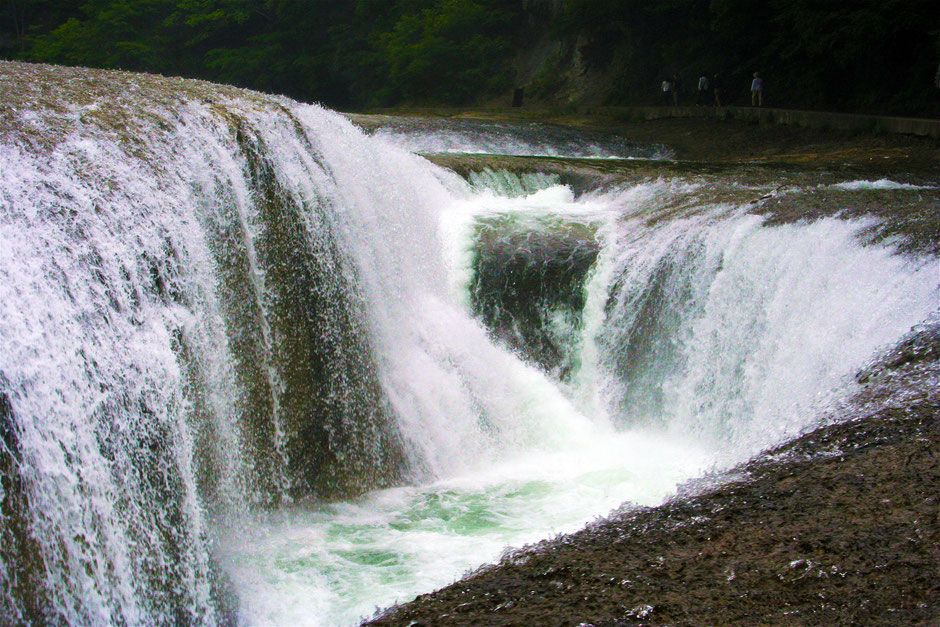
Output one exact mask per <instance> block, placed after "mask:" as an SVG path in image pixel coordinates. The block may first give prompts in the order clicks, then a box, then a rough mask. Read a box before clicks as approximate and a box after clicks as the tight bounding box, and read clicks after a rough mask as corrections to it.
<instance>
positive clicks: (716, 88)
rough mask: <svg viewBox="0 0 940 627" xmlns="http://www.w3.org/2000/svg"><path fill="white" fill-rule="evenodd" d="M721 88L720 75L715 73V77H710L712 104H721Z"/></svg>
mask: <svg viewBox="0 0 940 627" xmlns="http://www.w3.org/2000/svg"><path fill="white" fill-rule="evenodd" d="M721 89H722V85H721V76H719V75H718V74H715V77H714V78H713V79H712V94H713V96H714V97H713V98H712V104H713V105H715V106H716V107H720V106H721Z"/></svg>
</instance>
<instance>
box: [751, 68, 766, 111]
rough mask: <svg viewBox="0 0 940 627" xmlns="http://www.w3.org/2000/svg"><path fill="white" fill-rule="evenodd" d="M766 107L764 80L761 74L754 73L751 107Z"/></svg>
mask: <svg viewBox="0 0 940 627" xmlns="http://www.w3.org/2000/svg"><path fill="white" fill-rule="evenodd" d="M755 104H756V105H757V106H758V107H762V106H764V80H763V79H762V78H761V77H760V72H754V80H752V81H751V106H752V107H753V106H754V105H755Z"/></svg>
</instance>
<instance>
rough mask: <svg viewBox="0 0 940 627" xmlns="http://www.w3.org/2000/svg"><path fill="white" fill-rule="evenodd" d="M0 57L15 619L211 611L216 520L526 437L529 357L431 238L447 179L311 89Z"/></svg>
mask: <svg viewBox="0 0 940 627" xmlns="http://www.w3.org/2000/svg"><path fill="white" fill-rule="evenodd" d="M3 69H4V75H3V82H2V86H3V93H2V96H3V98H4V102H7V103H13V105H14V106H9V107H6V108H5V109H4V118H3V126H2V127H0V168H2V177H3V189H2V192H0V200H2V218H0V241H2V242H3V246H2V250H0V261H2V263H3V267H2V269H0V276H2V281H0V296H2V309H0V337H2V338H3V344H4V348H5V350H4V351H3V355H2V357H0V398H2V400H3V416H2V420H3V422H2V426H3V435H4V438H3V446H2V455H3V468H4V471H5V472H4V484H3V509H2V515H3V518H4V522H5V524H4V532H3V536H2V552H0V560H2V564H0V567H2V568H0V570H2V572H3V573H4V576H5V579H4V586H3V590H2V595H3V596H2V599H3V601H2V604H0V610H2V614H3V616H5V617H9V618H11V619H13V620H37V621H39V620H40V617H43V616H57V617H59V618H60V619H61V620H63V621H65V622H69V623H83V622H92V623H103V622H129V623H139V622H159V620H167V621H169V622H217V621H218V620H221V618H220V616H221V615H220V614H219V612H222V611H224V607H223V606H224V603H223V602H222V600H221V599H222V598H223V597H224V596H225V594H226V592H225V585H224V582H220V575H219V573H218V568H216V566H215V565H214V563H213V557H212V547H213V543H214V537H215V535H214V534H215V531H214V529H215V528H216V527H217V525H218V524H219V523H220V521H224V520H237V519H238V517H239V516H240V515H242V514H240V513H239V512H244V511H246V510H250V509H255V508H269V507H278V506H282V505H286V504H289V503H291V502H294V501H297V500H298V499H308V498H325V497H337V496H340V495H347V494H357V493H361V492H362V491H364V490H368V489H374V488H377V487H382V486H386V485H390V484H394V483H399V482H401V481H403V480H405V478H406V477H407V478H411V479H412V480H415V479H418V478H420V477H428V476H435V475H437V474H441V473H445V472H447V471H449V470H453V469H455V468H459V467H461V466H462V465H463V464H465V463H466V462H467V460H472V459H476V458H478V457H480V456H485V455H486V454H487V451H489V450H492V449H494V448H497V447H496V446H495V444H494V442H495V440H496V438H495V436H494V431H495V430H497V429H498V428H500V427H505V428H504V431H505V433H504V438H505V439H504V440H502V441H504V442H505V441H511V440H512V437H511V434H512V432H513V431H514V430H515V431H518V430H519V429H517V428H516V427H514V426H513V425H512V424H511V418H512V417H513V416H517V415H518V413H519V411H520V410H519V409H518V407H517V406H518V404H519V402H520V401H518V399H517V398H516V397H515V396H514V395H511V394H509V393H508V389H509V387H510V386H511V385H512V383H511V379H512V376H507V375H506V373H505V370H506V369H509V370H511V371H513V372H518V371H521V372H522V373H523V374H521V375H519V376H525V368H524V367H523V366H521V365H518V364H516V363H515V362H514V361H513V360H512V358H511V356H509V355H508V354H505V353H504V352H501V351H498V350H497V349H495V348H494V347H492V346H491V345H490V344H489V342H488V341H487V339H486V336H485V333H484V331H483V329H482V328H481V327H480V326H479V325H478V324H477V323H475V322H474V321H472V320H471V319H469V318H468V317H467V316H465V315H463V314H461V315H453V314H454V311H456V310H457V309H458V307H457V306H456V305H454V304H452V303H451V298H450V296H449V292H448V287H447V281H446V278H445V274H444V272H443V269H442V266H441V264H440V262H439V259H440V257H441V254H440V245H439V243H438V236H437V227H436V222H435V219H434V212H435V207H436V206H437V205H438V204H440V203H441V202H442V201H443V199H444V198H445V197H446V195H447V185H445V183H447V184H449V185H453V184H454V180H453V179H448V177H447V176H445V175H444V174H442V173H441V172H440V171H439V170H437V169H436V168H433V167H431V166H429V165H428V164H426V163H425V162H423V160H420V159H419V158H417V157H414V156H412V155H409V154H407V153H404V152H402V151H399V150H395V149H386V148H381V147H379V146H377V145H376V144H375V142H373V141H369V140H367V138H366V137H364V136H363V135H362V133H361V132H359V131H357V130H356V129H354V128H353V127H352V125H351V124H350V123H349V122H347V121H346V120H345V119H343V118H341V117H340V116H338V115H336V114H333V113H330V112H327V111H325V110H323V109H321V108H318V107H315V106H303V105H299V104H297V103H293V102H290V101H287V100H285V99H279V98H271V97H264V96H260V95H257V94H251V93H248V92H240V91H238V90H233V89H227V88H221V87H216V86H211V85H207V84H203V83H198V82H186V81H176V80H171V79H163V78H159V77H148V76H142V75H131V74H120V73H102V72H93V71H87V70H78V69H75V70H71V69H63V68H49V67H44V66H29V65H23V64H5V65H4V68H3ZM53 86H54V90H53ZM53 91H54V93H53ZM484 364H486V365H485V366H484ZM475 372H478V373H482V374H477V375H475V376H472V375H471V373H475ZM500 423H504V424H500ZM520 437H521V436H520ZM24 565H25V567H24ZM158 619H159V620H158Z"/></svg>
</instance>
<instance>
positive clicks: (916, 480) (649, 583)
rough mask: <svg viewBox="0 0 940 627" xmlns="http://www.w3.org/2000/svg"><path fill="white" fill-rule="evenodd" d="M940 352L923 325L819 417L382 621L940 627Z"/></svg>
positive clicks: (939, 338) (939, 332)
mask: <svg viewBox="0 0 940 627" xmlns="http://www.w3.org/2000/svg"><path fill="white" fill-rule="evenodd" d="M938 358H940V324H937V323H935V324H933V325H928V326H925V327H924V328H920V329H915V330H914V331H912V333H911V334H910V335H909V336H908V337H906V338H905V339H904V340H903V341H902V342H901V343H900V344H899V345H898V347H897V348H896V349H895V350H894V351H893V352H891V353H890V354H888V355H886V356H885V357H884V358H883V359H882V360H881V361H880V362H879V363H875V364H872V365H871V366H869V367H867V368H865V369H863V370H862V371H861V372H860V373H859V374H858V376H857V379H858V381H859V383H860V384H861V391H860V392H859V393H858V394H857V395H856V396H855V397H854V398H853V399H851V400H850V401H849V402H848V403H846V404H845V405H843V406H841V407H839V408H837V409H834V410H833V414H832V415H830V416H828V417H823V418H821V426H820V427H819V428H817V429H816V430H814V431H812V432H809V433H807V434H805V435H803V436H802V437H799V438H797V439H795V440H793V441H791V442H789V443H788V444H785V445H783V446H781V447H779V448H777V449H775V450H772V451H768V452H767V453H765V454H763V455H761V456H760V457H758V458H756V459H754V460H752V461H751V462H749V463H747V464H745V465H743V466H740V467H738V468H736V469H734V470H732V471H731V472H729V473H726V474H723V475H721V476H714V477H706V478H703V479H699V480H697V481H695V482H693V483H691V484H689V485H686V486H683V488H682V489H681V490H680V492H679V494H678V495H677V496H676V497H674V498H673V499H672V500H670V501H669V502H667V503H666V504H664V505H662V506H660V507H656V508H645V509H632V510H631V509H629V508H624V510H623V511H622V512H620V513H618V514H616V515H614V516H612V517H610V518H608V519H606V520H602V521H599V522H597V523H595V524H592V525H591V526H589V527H588V528H587V529H585V530H583V531H580V532H578V533H575V534H573V535H570V536H561V537H558V538H554V539H552V540H546V541H544V542H541V543H539V544H537V545H534V546H530V547H526V548H524V549H521V550H518V551H515V552H513V553H511V554H508V555H506V556H505V557H504V558H503V560H502V561H501V563H499V564H497V565H493V566H487V567H484V568H482V569H480V570H479V571H477V572H476V573H473V574H471V575H470V576H468V577H467V578H465V579H464V580H462V581H459V582H456V583H454V584H452V585H450V586H448V587H446V588H444V589H442V590H439V591H437V592H434V593H432V594H425V595H421V596H419V597H418V598H417V599H416V600H415V601H413V602H411V603H408V604H404V605H400V606H397V607H393V608H390V609H388V610H386V611H385V613H384V614H382V615H379V616H378V617H377V618H375V619H374V620H373V621H372V622H370V623H368V624H371V625H410V626H414V627H417V626H418V625H448V626H450V625H572V626H573V625H594V626H596V627H612V626H614V625H734V624H737V625H938V624H940V491H938V486H940V424H938V421H940V385H938V382H940V363H938ZM836 421H841V422H839V423H837V424H834V423H836Z"/></svg>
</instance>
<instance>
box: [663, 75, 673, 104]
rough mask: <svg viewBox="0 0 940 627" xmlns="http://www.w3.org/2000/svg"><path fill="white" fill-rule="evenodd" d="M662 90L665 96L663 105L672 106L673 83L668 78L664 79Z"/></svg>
mask: <svg viewBox="0 0 940 627" xmlns="http://www.w3.org/2000/svg"><path fill="white" fill-rule="evenodd" d="M660 89H661V91H662V94H663V105H665V106H667V107H668V106H669V105H671V104H672V81H670V80H669V79H668V78H666V79H664V80H663V84H662V85H661V86H660Z"/></svg>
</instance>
